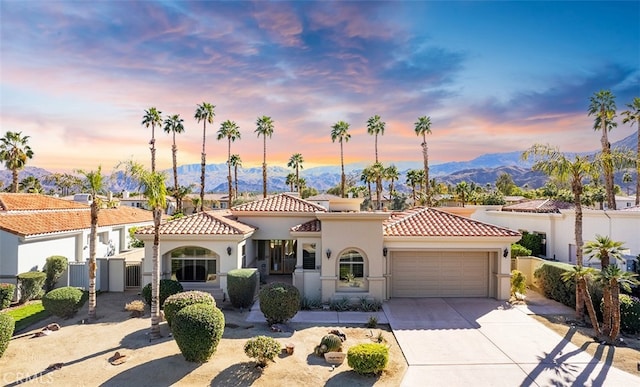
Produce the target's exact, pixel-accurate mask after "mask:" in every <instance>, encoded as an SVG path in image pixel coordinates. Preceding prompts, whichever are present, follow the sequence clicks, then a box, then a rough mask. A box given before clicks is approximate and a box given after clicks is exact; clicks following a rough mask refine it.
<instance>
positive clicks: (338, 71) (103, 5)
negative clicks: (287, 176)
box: [0, 0, 640, 171]
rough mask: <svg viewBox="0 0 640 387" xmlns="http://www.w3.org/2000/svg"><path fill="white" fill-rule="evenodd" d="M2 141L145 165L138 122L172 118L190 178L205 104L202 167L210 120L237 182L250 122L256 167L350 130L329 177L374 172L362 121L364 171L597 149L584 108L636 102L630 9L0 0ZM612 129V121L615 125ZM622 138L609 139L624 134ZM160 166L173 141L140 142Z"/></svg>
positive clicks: (45, 162) (53, 164)
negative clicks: (232, 128) (226, 126)
mask: <svg viewBox="0 0 640 387" xmlns="http://www.w3.org/2000/svg"><path fill="white" fill-rule="evenodd" d="M0 24H1V27H0V28H1V31H0V32H1V41H0V72H1V75H0V76H1V84H0V104H1V111H0V113H1V116H0V125H1V128H0V129H1V134H4V133H5V132H6V131H8V130H12V131H22V132H23V134H26V135H29V136H31V139H30V145H31V147H32V149H33V151H34V153H35V157H34V158H33V160H31V161H30V162H29V165H33V166H38V167H42V168H46V169H49V170H51V171H70V170H73V169H76V168H85V169H95V168H96V167H97V166H98V165H102V167H103V168H104V169H107V170H108V169H110V168H113V167H114V166H115V165H116V164H117V163H118V161H123V160H128V159H130V158H133V159H135V160H137V161H140V162H143V163H145V164H146V165H150V152H149V145H148V141H149V139H150V138H151V129H150V128H148V129H147V128H145V127H144V126H142V125H141V121H142V116H143V114H144V110H145V109H148V108H149V107H152V106H154V107H157V108H158V109H159V110H160V111H162V113H163V116H165V115H167V114H180V115H181V117H182V118H183V119H184V121H185V127H186V132H185V133H183V134H182V135H179V136H178V138H177V144H178V163H179V164H191V163H199V162H200V151H201V146H202V123H200V124H198V123H197V122H196V120H195V119H194V118H193V115H194V112H195V109H196V105H197V104H199V103H202V102H203V101H206V102H210V103H212V104H213V105H215V106H216V108H215V113H216V117H215V122H214V124H213V125H210V126H208V127H207V162H208V163H221V162H224V161H226V157H227V155H226V142H222V141H217V140H216V132H217V131H218V129H219V128H220V123H221V122H222V121H224V120H227V119H229V120H233V121H235V122H236V123H237V124H238V125H239V127H240V132H241V134H242V139H241V140H240V141H236V142H235V143H234V144H233V145H232V152H233V153H239V154H240V156H241V157H242V160H243V162H244V166H245V167H247V166H255V165H259V164H260V163H261V162H262V141H263V140H262V138H258V137H257V135H256V134H255V133H254V130H255V127H256V126H255V122H256V119H257V117H258V116H262V115H268V116H271V117H272V119H273V120H274V122H275V130H274V134H273V137H272V138H271V139H268V141H267V162H268V163H269V164H270V165H285V164H286V162H287V160H288V159H289V157H290V156H291V155H292V154H293V153H302V155H303V157H304V159H305V164H304V165H305V167H306V168H309V167H312V166H314V165H321V164H339V162H340V148H339V145H338V144H337V143H336V144H334V143H332V142H331V138H330V131H331V126H332V125H333V124H334V123H335V122H337V121H339V120H344V121H347V122H349V123H350V124H351V129H350V133H351V136H352V137H351V141H349V142H348V143H346V144H345V146H344V151H345V162H347V163H348V162H357V161H365V162H370V161H371V160H373V158H374V138H373V137H372V136H370V135H368V134H367V132H366V121H367V119H368V118H369V117H370V116H372V115H374V114H378V115H380V116H381V117H382V119H383V121H385V122H386V131H385V133H384V136H382V137H380V138H379V140H378V141H379V153H380V161H382V162H383V163H384V164H390V163H393V162H399V161H413V160H415V161H419V160H421V157H422V154H421V148H420V142H421V141H420V139H419V138H418V137H417V136H416V135H415V133H414V122H415V121H416V120H417V118H418V117H420V116H423V115H428V116H430V117H431V120H432V127H431V129H432V131H433V134H431V135H429V136H428V138H427V140H428V143H429V149H430V159H431V162H432V163H433V164H435V163H440V162H446V161H462V160H469V159H472V158H474V157H476V156H479V155H481V154H484V153H489V152H506V151H514V150H522V149H525V148H527V147H528V146H529V145H531V144H533V143H535V142H544V143H551V144H553V145H557V146H559V147H560V148H561V150H564V151H583V150H592V149H597V148H598V147H599V135H598V134H597V133H594V131H593V129H592V125H593V119H592V117H588V116H587V113H586V112H587V108H588V105H589V97H590V96H591V95H592V94H593V93H594V92H595V91H598V90H600V89H611V90H612V91H613V93H614V94H615V95H616V97H617V99H616V102H617V105H618V108H619V111H622V110H624V107H625V104H627V103H630V102H631V100H632V98H633V97H634V96H638V95H640V2H638V1H623V2H611V1H609V2H597V1H588V2H576V1H566V2H555V1H541V2H520V1H518V2H454V1H446V2H445V1H439V2H430V1H424V2H365V1H360V2H339V3H338V2H264V1H256V2H213V1H197V2H171V1H144V2H136V1H117V2H114V1H112V2H106V1H102V2H101V1H98V2H81V1H55V0H54V1H34V0H32V1H6V0H0ZM618 121H620V120H618ZM635 129H636V128H635V127H634V128H633V129H632V128H631V127H629V126H628V125H622V124H621V123H619V126H618V127H617V128H616V129H615V130H614V131H613V132H612V135H611V139H612V141H615V140H618V139H621V138H623V137H626V136H628V135H630V134H631V133H633V132H634V131H635ZM156 138H157V141H156V146H157V149H158V150H157V155H158V156H157V157H158V168H160V169H164V168H170V167H171V137H170V136H169V135H168V134H165V133H164V132H163V131H162V130H161V129H159V130H156Z"/></svg>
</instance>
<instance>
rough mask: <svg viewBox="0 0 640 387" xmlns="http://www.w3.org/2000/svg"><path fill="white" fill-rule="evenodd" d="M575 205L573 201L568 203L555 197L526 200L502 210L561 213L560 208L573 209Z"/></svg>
mask: <svg viewBox="0 0 640 387" xmlns="http://www.w3.org/2000/svg"><path fill="white" fill-rule="evenodd" d="M573 207H574V206H573V204H572V203H567V202H563V201H559V200H553V199H534V200H528V201H526V202H521V203H516V204H511V205H509V206H504V207H502V211H510V212H537V213H548V214H552V213H556V214H559V213H560V210H567V209H572V208H573Z"/></svg>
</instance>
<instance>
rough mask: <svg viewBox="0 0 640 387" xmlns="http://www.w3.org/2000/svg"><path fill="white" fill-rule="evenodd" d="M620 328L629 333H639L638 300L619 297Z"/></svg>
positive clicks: (639, 312)
mask: <svg viewBox="0 0 640 387" xmlns="http://www.w3.org/2000/svg"><path fill="white" fill-rule="evenodd" d="M620 328H621V329H622V330H623V331H625V332H629V333H638V332H640V299H639V298H638V297H633V296H629V295H627V294H621V295H620Z"/></svg>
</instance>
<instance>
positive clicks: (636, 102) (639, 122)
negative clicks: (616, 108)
mask: <svg viewBox="0 0 640 387" xmlns="http://www.w3.org/2000/svg"><path fill="white" fill-rule="evenodd" d="M627 107H628V108H629V110H625V111H623V112H622V115H623V116H624V118H623V119H622V123H623V124H626V123H628V124H629V125H630V126H631V127H633V124H634V123H635V124H636V126H637V127H638V130H637V132H636V134H637V135H638V148H637V153H636V206H637V205H640V98H639V97H635V98H634V99H633V102H632V103H628V104H627Z"/></svg>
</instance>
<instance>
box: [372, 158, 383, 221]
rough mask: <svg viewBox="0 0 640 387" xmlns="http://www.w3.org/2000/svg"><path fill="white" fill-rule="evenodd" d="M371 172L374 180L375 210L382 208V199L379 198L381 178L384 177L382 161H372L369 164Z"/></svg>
mask: <svg viewBox="0 0 640 387" xmlns="http://www.w3.org/2000/svg"><path fill="white" fill-rule="evenodd" d="M371 173H372V174H373V179H374V181H375V182H376V210H381V209H382V201H381V200H380V199H381V198H380V196H381V194H382V179H383V178H384V165H382V163H380V162H377V163H373V165H372V166H371Z"/></svg>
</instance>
